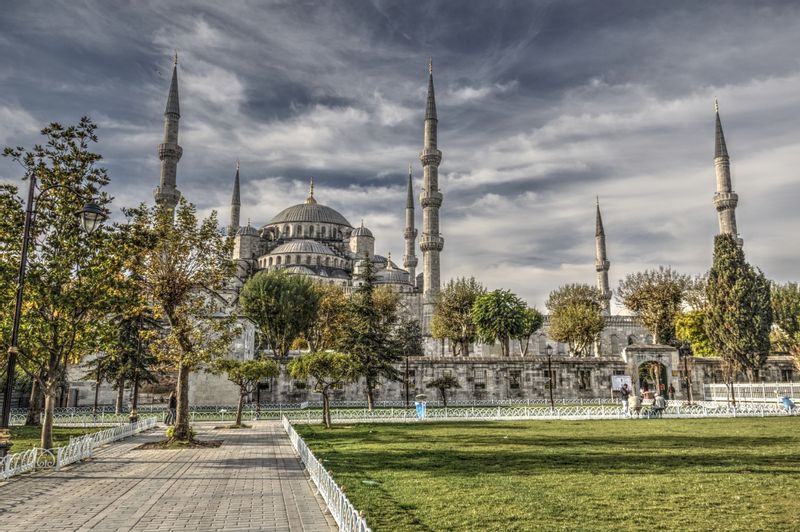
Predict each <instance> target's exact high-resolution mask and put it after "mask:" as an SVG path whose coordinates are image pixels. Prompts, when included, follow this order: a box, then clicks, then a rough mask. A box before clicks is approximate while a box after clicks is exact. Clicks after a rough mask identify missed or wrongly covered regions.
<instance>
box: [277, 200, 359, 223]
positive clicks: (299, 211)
mask: <svg viewBox="0 0 800 532" xmlns="http://www.w3.org/2000/svg"><path fill="white" fill-rule="evenodd" d="M297 222H300V223H304V222H305V223H308V222H311V223H327V224H337V225H345V226H347V227H353V226H352V225H350V222H348V221H347V218H345V217H344V216H342V215H341V214H339V212H337V211H335V210H334V209H331V208H330V207H328V206H326V205H320V204H319V203H316V202H314V203H311V202H306V203H300V204H298V205H292V206H291V207H288V208H286V209H283V210H282V211H281V212H279V213H278V214H277V215H276V216H275V217H274V218H273V219H272V220H270V222H269V224H267V225H273V224H283V223H297Z"/></svg>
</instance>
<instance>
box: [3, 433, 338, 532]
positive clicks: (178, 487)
mask: <svg viewBox="0 0 800 532" xmlns="http://www.w3.org/2000/svg"><path fill="white" fill-rule="evenodd" d="M201 427H202V426H201ZM196 428H197V427H196ZM212 428H213V427H212V426H211V425H209V426H207V427H205V428H201V430H200V434H199V437H200V438H201V439H221V440H224V443H223V445H222V446H221V447H219V448H203V449H182V450H169V451H163V450H147V451H141V450H135V447H137V446H139V445H141V444H142V443H144V442H147V441H157V440H159V439H163V434H164V430H163V428H161V429H156V430H155V431H151V432H150V433H148V434H143V435H139V436H136V437H134V438H129V439H127V440H123V441H122V442H119V443H115V444H111V445H109V446H107V447H106V448H105V449H103V450H101V451H100V452H98V453H97V454H96V455H95V457H94V458H93V459H92V460H90V461H87V462H85V463H82V464H77V465H75V466H71V467H67V468H64V469H62V470H61V471H54V472H50V473H46V472H45V473H36V474H33V475H23V476H21V477H17V478H14V479H11V480H9V481H6V482H0V530H3V531H6V530H14V531H23V532H32V531H34V530H48V531H51V530H120V531H122V530H158V531H164V530H170V531H172V530H269V531H279V530H280V531H285V530H290V531H330V530H337V528H336V523H335V522H334V520H333V518H332V517H331V516H330V514H329V513H327V512H326V511H325V507H324V503H323V502H322V499H321V498H319V495H317V494H316V491H315V489H314V486H313V484H312V483H311V481H310V480H308V478H307V476H306V474H305V471H304V469H303V466H302V464H301V463H300V461H299V460H298V458H297V457H296V455H295V454H294V451H293V450H292V447H291V443H290V442H289V438H288V437H287V436H286V433H285V432H284V431H283V428H282V427H281V426H280V424H279V423H278V422H275V421H261V422H256V423H253V428H251V429H241V430H211V429H212Z"/></svg>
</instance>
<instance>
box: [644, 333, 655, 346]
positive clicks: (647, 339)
mask: <svg viewBox="0 0 800 532" xmlns="http://www.w3.org/2000/svg"><path fill="white" fill-rule="evenodd" d="M644 343H646V344H652V343H653V336H652V335H650V334H648V335H647V336H645V337H644Z"/></svg>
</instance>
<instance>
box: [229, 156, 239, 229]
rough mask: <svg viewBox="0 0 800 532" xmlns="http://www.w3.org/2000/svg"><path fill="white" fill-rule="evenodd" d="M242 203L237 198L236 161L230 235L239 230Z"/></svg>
mask: <svg viewBox="0 0 800 532" xmlns="http://www.w3.org/2000/svg"><path fill="white" fill-rule="evenodd" d="M241 207H242V201H241V199H240V198H239V161H236V177H234V178H233V198H231V225H230V228H229V229H230V233H231V234H232V235H235V234H236V232H237V231H238V230H239V211H240V210H241Z"/></svg>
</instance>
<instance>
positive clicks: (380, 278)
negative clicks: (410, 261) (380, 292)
mask: <svg viewBox="0 0 800 532" xmlns="http://www.w3.org/2000/svg"><path fill="white" fill-rule="evenodd" d="M375 277H376V279H375V284H408V272H407V271H405V270H395V269H394V268H392V269H391V270H379V271H377V272H375Z"/></svg>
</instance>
